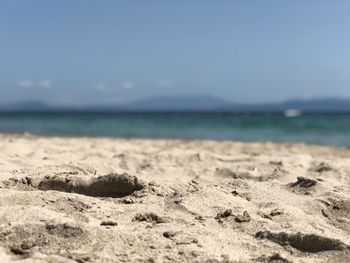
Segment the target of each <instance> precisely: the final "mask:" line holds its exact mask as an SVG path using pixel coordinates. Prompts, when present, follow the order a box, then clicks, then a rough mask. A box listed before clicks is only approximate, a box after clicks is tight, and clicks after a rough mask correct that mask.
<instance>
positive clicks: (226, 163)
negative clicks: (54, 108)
mask: <svg viewBox="0 0 350 263" xmlns="http://www.w3.org/2000/svg"><path fill="white" fill-rule="evenodd" d="M349 156H350V149H346V148H335V147H325V146H323V147H322V146H311V145H303V144H273V143H241V142H214V141H183V140H134V139H133V140H126V139H108V138H45V137H35V136H31V135H5V134H3V135H0V174H1V178H0V179H1V181H0V187H1V188H0V259H1V260H0V262H28V263H29V262H349V261H350V248H349V245H350V191H349V190H350V188H349V183H350V176H349V175H350V162H349Z"/></svg>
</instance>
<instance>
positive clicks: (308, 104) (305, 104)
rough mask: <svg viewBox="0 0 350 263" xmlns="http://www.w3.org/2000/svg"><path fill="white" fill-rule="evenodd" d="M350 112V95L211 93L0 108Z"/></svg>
mask: <svg viewBox="0 0 350 263" xmlns="http://www.w3.org/2000/svg"><path fill="white" fill-rule="evenodd" d="M291 109H293V110H298V111H301V112H305V113H307V112H310V113H312V112H350V99H340V98H322V99H292V100H287V101H284V102H280V103H265V104H244V103H232V102H228V101H225V100H224V99H220V98H216V97H211V96H177V97H176V96H162V97H153V98H148V99H143V100H138V101H134V102H129V103H124V104H116V105H111V104H108V105H91V106H84V107H79V106H73V105H72V106H56V105H50V104H47V103H44V102H41V101H23V102H18V103H9V104H2V105H0V112H167V111H173V112H236V113H264V112H285V111H288V110H291Z"/></svg>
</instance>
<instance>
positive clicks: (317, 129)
mask: <svg viewBox="0 0 350 263" xmlns="http://www.w3.org/2000/svg"><path fill="white" fill-rule="evenodd" d="M0 132H6V133H8V132H15V133H20V132H29V133H33V134H37V135H49V136H103V137H106V136H107V137H122V138H183V139H212V140H241V141H274V142H305V143H313V144H329V145H340V146H350V114H338V115H337V114H311V115H304V116H300V117H295V118H287V117H285V116H284V115H283V114H255V115H246V114H228V113H226V114H223V113H222V114H220V113H109V114H106V113H70V114H68V113H54V114H53V113H51V114H50V113H7V114H6V113H2V114H0Z"/></svg>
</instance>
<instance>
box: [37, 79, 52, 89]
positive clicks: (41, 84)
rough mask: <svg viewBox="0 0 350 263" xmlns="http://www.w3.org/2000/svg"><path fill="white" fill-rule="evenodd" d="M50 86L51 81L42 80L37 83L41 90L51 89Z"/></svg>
mask: <svg viewBox="0 0 350 263" xmlns="http://www.w3.org/2000/svg"><path fill="white" fill-rule="evenodd" d="M51 84H52V83H51V80H48V79H43V80H40V81H39V83H38V86H39V87H40V88H43V89H49V88H50V87H51Z"/></svg>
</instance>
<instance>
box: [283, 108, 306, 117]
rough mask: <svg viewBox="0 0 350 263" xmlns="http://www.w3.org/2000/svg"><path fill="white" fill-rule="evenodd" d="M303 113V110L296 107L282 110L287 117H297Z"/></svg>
mask: <svg viewBox="0 0 350 263" xmlns="http://www.w3.org/2000/svg"><path fill="white" fill-rule="evenodd" d="M301 115H303V112H302V111H301V110H298V109H288V110H285V111H284V116H286V117H288V118H293V117H299V116H301Z"/></svg>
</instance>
